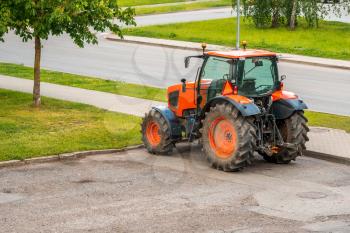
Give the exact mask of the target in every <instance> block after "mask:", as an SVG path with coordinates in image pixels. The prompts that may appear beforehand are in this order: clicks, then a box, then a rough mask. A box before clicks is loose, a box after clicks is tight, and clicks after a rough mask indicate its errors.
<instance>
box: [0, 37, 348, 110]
mask: <svg viewBox="0 0 350 233" xmlns="http://www.w3.org/2000/svg"><path fill="white" fill-rule="evenodd" d="M5 40H6V42H5V43H0V61H3V62H11V63H17V64H24V65H28V66H32V64H33V57H34V55H33V52H34V48H33V44H32V43H22V41H21V40H20V39H19V38H17V37H16V36H15V35H13V34H8V35H7V36H6V37H5ZM194 53H196V52H193V51H186V50H180V49H168V48H160V47H153V46H140V45H135V44H128V43H117V42H112V41H107V40H104V39H103V38H102V37H101V38H100V43H99V45H98V46H94V45H87V46H86V47H85V48H84V49H80V48H78V47H77V46H75V45H74V44H73V43H72V42H71V41H70V40H69V39H68V37H67V36H62V37H60V38H51V39H50V40H49V41H47V42H44V49H43V64H42V65H43V67H44V68H47V69H52V70H57V71H64V72H70V73H77V74H83V75H89V76H96V77H101V78H106V79H112V80H122V81H126V82H132V83H140V84H145V85H152V86H158V87H167V86H168V85H171V84H174V83H178V82H179V80H180V79H181V78H184V77H185V78H187V79H188V80H194V78H195V74H196V67H195V66H193V67H191V68H190V69H188V70H186V69H185V68H184V63H183V61H184V57H185V56H187V55H193V54H194ZM280 67H281V72H280V73H281V74H286V75H287V80H286V89H288V90H290V91H293V92H296V93H297V94H299V95H300V96H301V97H302V98H304V100H305V101H306V102H307V103H308V105H309V107H310V109H312V110H314V111H320V112H329V113H335V114H341V115H350V101H348V100H349V99H350V92H349V91H348V90H349V88H350V71H348V70H340V69H332V68H321V67H316V66H307V65H298V64H291V63H280Z"/></svg>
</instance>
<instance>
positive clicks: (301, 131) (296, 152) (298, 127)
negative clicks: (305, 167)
mask: <svg viewBox="0 0 350 233" xmlns="http://www.w3.org/2000/svg"><path fill="white" fill-rule="evenodd" d="M307 122H308V120H307V118H306V117H305V116H304V112H302V111H299V112H295V113H294V114H293V115H292V116H291V117H290V118H288V119H286V120H281V121H278V122H277V126H278V128H279V130H280V132H281V134H282V137H283V140H284V141H285V142H287V143H291V144H296V145H297V147H296V148H284V149H282V150H281V151H279V152H278V153H277V154H275V155H272V156H268V155H266V154H263V155H262V156H263V157H264V159H265V160H266V161H267V162H270V163H278V164H288V163H290V162H291V161H292V160H295V159H296V157H298V156H302V154H303V151H304V150H305V149H306V146H305V143H306V142H307V141H309V138H308V137H307V133H308V132H309V127H308V126H307Z"/></svg>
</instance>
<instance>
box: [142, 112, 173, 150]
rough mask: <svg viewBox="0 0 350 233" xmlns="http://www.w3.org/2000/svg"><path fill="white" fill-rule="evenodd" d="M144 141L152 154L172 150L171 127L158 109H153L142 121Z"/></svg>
mask: <svg viewBox="0 0 350 233" xmlns="http://www.w3.org/2000/svg"><path fill="white" fill-rule="evenodd" d="M141 127H142V141H143V143H144V145H145V147H146V148H147V150H148V152H150V153H152V154H167V153H169V152H171V151H172V149H173V146H174V145H173V143H172V141H171V139H170V127H169V125H168V123H167V121H166V120H165V118H164V117H163V116H162V114H160V113H159V112H158V111H156V110H154V109H152V110H151V111H150V112H149V113H148V114H146V116H145V118H144V119H143V122H142V125H141Z"/></svg>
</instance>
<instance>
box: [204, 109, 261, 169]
mask: <svg viewBox="0 0 350 233" xmlns="http://www.w3.org/2000/svg"><path fill="white" fill-rule="evenodd" d="M202 123H203V128H202V130H201V132H202V144H203V151H204V153H205V156H206V158H207V160H208V162H209V163H210V164H211V166H212V167H214V168H216V169H219V170H223V171H238V170H240V169H242V168H243V167H245V166H247V165H248V164H250V163H251V160H252V159H253V157H254V150H255V147H256V130H255V128H254V125H253V121H252V119H251V118H246V117H243V116H242V115H241V114H240V112H239V111H238V110H237V109H236V108H235V107H234V106H233V105H232V104H230V103H223V104H217V105H216V106H214V107H211V109H210V111H209V112H207V113H206V117H205V119H204V120H203V122H202Z"/></svg>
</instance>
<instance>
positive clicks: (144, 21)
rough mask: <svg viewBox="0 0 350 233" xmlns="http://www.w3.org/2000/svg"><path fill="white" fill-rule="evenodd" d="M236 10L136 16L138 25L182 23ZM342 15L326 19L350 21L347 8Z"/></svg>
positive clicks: (225, 16) (330, 14) (217, 17)
mask: <svg viewBox="0 0 350 233" xmlns="http://www.w3.org/2000/svg"><path fill="white" fill-rule="evenodd" d="M235 12H236V11H232V8H230V7H228V8H214V9H208V10H200V11H184V12H176V13H167V14H159V15H146V16H138V17H136V22H137V25H138V26H145V25H154V24H167V23H181V22H191V21H202V20H210V19H221V18H229V17H232V16H235V15H236V13H235ZM341 13H342V15H341V16H340V17H339V16H336V15H335V14H334V13H329V15H327V16H326V17H325V20H330V21H339V22H344V23H350V15H349V14H347V13H346V11H345V10H343V9H342V10H341Z"/></svg>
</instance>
